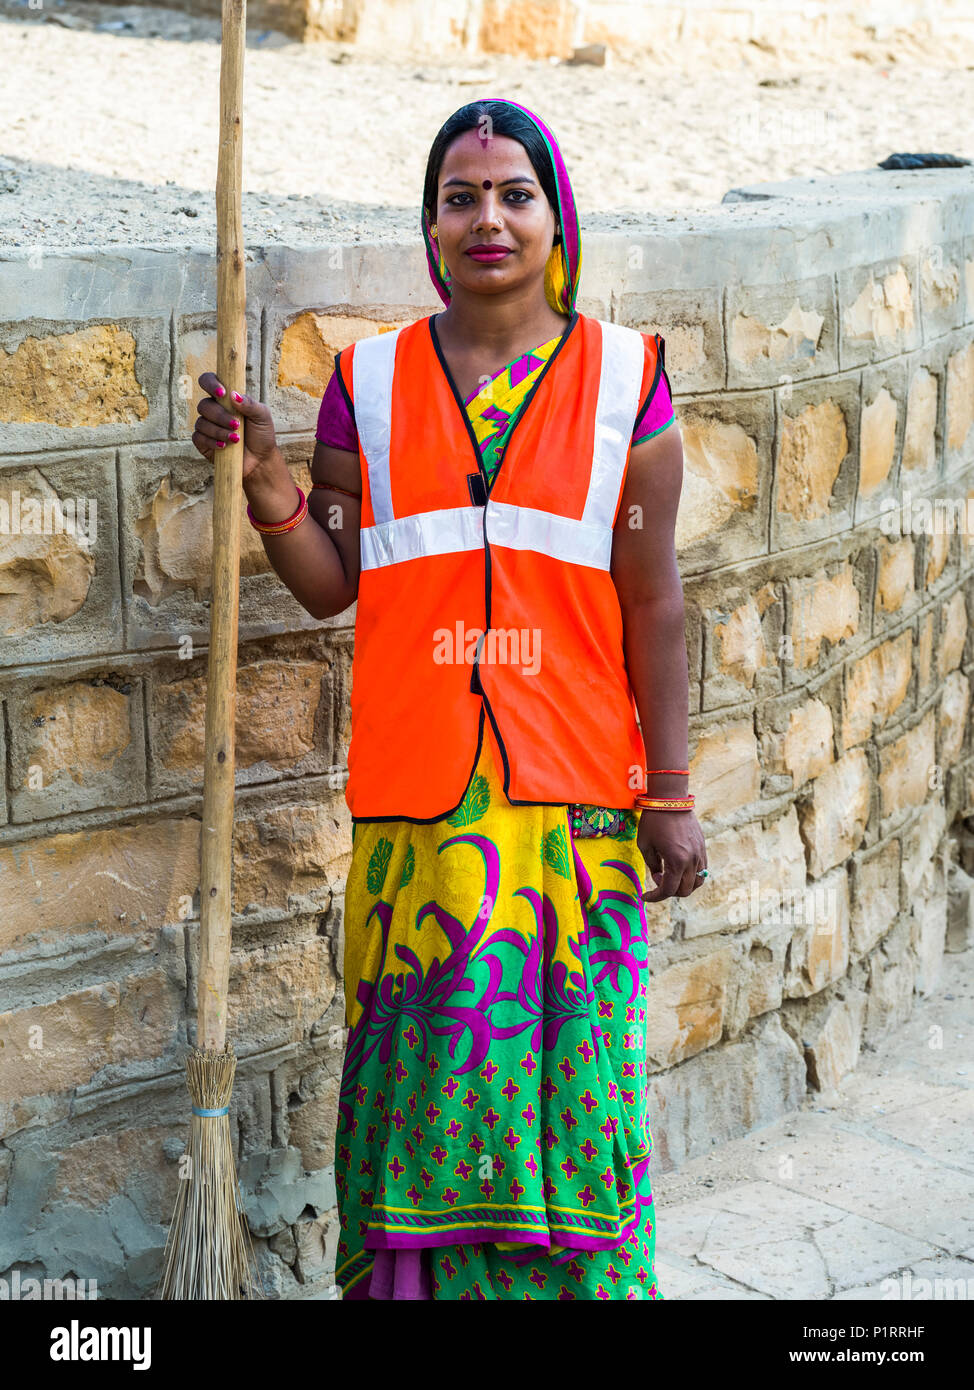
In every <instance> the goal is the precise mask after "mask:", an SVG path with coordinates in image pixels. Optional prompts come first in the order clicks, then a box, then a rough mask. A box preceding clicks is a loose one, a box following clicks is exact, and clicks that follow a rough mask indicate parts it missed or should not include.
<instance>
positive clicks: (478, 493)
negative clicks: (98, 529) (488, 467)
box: [467, 473, 487, 507]
mask: <svg viewBox="0 0 974 1390" xmlns="http://www.w3.org/2000/svg"><path fill="white" fill-rule="evenodd" d="M467 487H468V489H469V491H470V500H471V502H472V503H473V504H474V506H475V507H486V505H487V484H486V483H485V482H484V475H483V474H482V473H468V474H467Z"/></svg>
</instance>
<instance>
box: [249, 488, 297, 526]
mask: <svg viewBox="0 0 974 1390" xmlns="http://www.w3.org/2000/svg"><path fill="white" fill-rule="evenodd" d="M294 486H295V487H296V488H297V489H298V497H299V498H300V501H299V502H298V506H297V510H296V511H294V512H292V513H291V515H290V516H289V517H288V518H287V520H286V521H258V520H257V518H256V517H255V516H254V514H253V512H252V511H251V510H250V504H249V503H248V504H247V516H248V518H249V520H250V524H251V526H252V527H253V528H254V530H255V531H260V533H261V535H264V536H282V535H283V534H284V532H285V531H293V530H294V528H295V526H297V525H299V523H300V522H302V521H303V520H304V518H305V517H306V516H307V515H308V499H307V497H305V495H304V493H303V492H302V491H301V489H300V488H299V487H298V485H297V483H295V485H294Z"/></svg>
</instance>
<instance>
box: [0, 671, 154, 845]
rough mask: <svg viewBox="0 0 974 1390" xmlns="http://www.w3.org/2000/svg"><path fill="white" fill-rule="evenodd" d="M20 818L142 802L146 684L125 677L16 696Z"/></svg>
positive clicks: (13, 744) (14, 745)
mask: <svg viewBox="0 0 974 1390" xmlns="http://www.w3.org/2000/svg"><path fill="white" fill-rule="evenodd" d="M7 708H8V711H9V723H10V762H11V780H12V787H11V804H12V809H13V819H14V820H15V821H27V820H42V819H44V818H46V817H48V816H57V815H64V814H66V813H67V812H69V811H85V810H89V809H90V808H91V807H94V806H106V805H131V804H133V803H136V802H139V801H144V800H145V798H146V785H145V746H144V738H143V733H142V729H143V718H142V686H141V682H139V681H137V680H132V678H131V677H127V676H126V674H125V673H124V672H113V671H110V672H105V673H102V674H98V675H92V676H90V677H86V678H85V679H83V680H74V681H68V682H64V683H60V684H56V685H45V686H40V687H38V688H35V689H32V690H31V689H24V688H19V689H17V690H15V691H12V692H11V694H10V696H9V697H8V701H7Z"/></svg>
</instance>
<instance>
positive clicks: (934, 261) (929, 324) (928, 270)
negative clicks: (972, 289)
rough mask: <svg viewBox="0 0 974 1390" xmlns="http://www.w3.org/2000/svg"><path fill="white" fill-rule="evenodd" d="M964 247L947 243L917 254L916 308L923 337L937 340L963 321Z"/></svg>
mask: <svg viewBox="0 0 974 1390" xmlns="http://www.w3.org/2000/svg"><path fill="white" fill-rule="evenodd" d="M963 267H964V248H963V243H962V242H960V241H948V242H943V243H938V244H937V245H935V246H930V247H927V248H926V249H925V250H923V251H921V252H920V307H921V310H922V312H923V336H924V338H926V339H927V340H929V339H931V338H939V337H940V335H941V334H943V333H949V332H950V330H951V329H952V328H960V326H961V324H962V323H963V322H964V310H965V293H964V290H965V286H964V276H963Z"/></svg>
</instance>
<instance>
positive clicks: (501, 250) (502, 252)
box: [466, 244, 511, 261]
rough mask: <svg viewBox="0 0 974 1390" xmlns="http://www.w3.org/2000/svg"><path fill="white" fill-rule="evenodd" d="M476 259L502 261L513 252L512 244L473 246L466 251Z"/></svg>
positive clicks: (472, 258)
mask: <svg viewBox="0 0 974 1390" xmlns="http://www.w3.org/2000/svg"><path fill="white" fill-rule="evenodd" d="M466 254H467V255H468V256H469V257H470V258H471V260H474V261H502V260H503V259H504V257H505V256H509V255H510V254H511V247H510V246H498V245H496V244H495V245H493V246H484V245H482V246H471V247H470V249H469V250H468V251H467V253H466Z"/></svg>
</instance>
